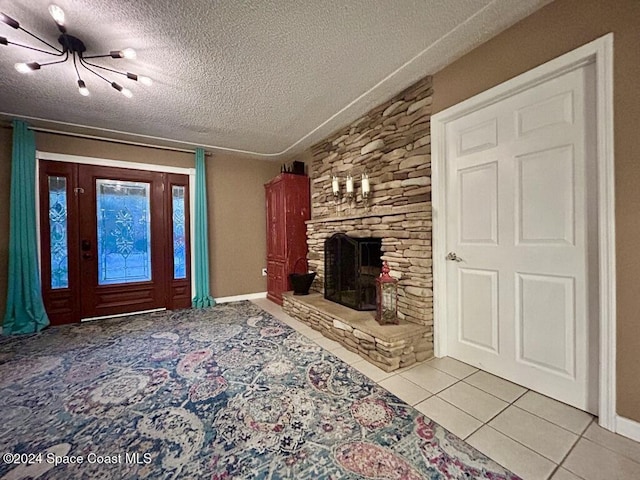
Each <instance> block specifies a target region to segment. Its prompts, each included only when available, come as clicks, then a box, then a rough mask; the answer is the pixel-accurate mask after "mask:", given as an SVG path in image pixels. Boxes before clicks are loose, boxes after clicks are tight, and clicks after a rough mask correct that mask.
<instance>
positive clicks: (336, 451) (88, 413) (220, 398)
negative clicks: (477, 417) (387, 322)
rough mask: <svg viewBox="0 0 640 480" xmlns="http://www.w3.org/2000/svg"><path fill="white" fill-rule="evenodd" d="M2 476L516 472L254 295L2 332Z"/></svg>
mask: <svg viewBox="0 0 640 480" xmlns="http://www.w3.org/2000/svg"><path fill="white" fill-rule="evenodd" d="M0 402H1V406H0V415H1V419H2V421H1V422H0V446H1V449H0V452H2V453H5V455H4V456H3V462H2V463H1V464H0V478H3V479H20V478H47V479H50V478H51V479H70V478H86V479H121V478H150V479H164V478H167V479H168V478H197V479H203V478H206V479H211V480H223V479H277V478H292V479H296V480H304V479H309V480H318V479H357V478H367V479H385V480H387V479H388V480H391V479H406V480H417V479H431V480H435V479H465V480H469V479H491V480H516V479H518V477H517V476H515V475H514V474H512V473H510V472H508V471H506V470H505V469H504V468H502V467H500V466H499V465H497V464H496V463H494V462H493V461H491V460H489V459H488V458H487V457H485V456H484V455H483V454H481V453H479V452H478V451H477V450H475V449H473V448H472V447H470V446H469V445H468V444H466V443H465V442H464V441H462V440H460V439H459V438H457V437H456V436H454V435H453V434H451V433H449V432H448V431H447V430H445V429H444V428H442V427H441V426H439V425H438V424H436V423H434V422H432V421H431V420H429V419H428V418H426V417H425V416H423V415H421V414H420V413H419V412H417V411H416V410H415V409H413V408H412V407H410V406H408V405H407V404H406V403H404V402H402V401H401V400H400V399H398V398H397V397H395V396H394V395H392V394H390V393H389V392H387V391H386V390H384V389H382V388H381V387H379V386H377V385H376V384H374V383H372V382H371V381H370V380H369V379H368V378H366V377H364V376H363V375H362V374H361V373H359V372H358V371H357V370H355V369H353V368H352V367H350V366H348V365H346V364H345V363H344V362H342V361H341V360H340V359H338V358H336V357H334V356H333V355H331V354H330V353H328V352H327V351H325V350H323V349H322V348H321V347H319V346H318V345H316V344H315V343H313V342H312V341H311V340H308V339H306V338H305V337H303V336H301V335H300V334H298V333H297V332H295V331H294V330H292V329H291V328H289V327H288V326H286V325H284V324H282V323H281V322H279V321H278V320H276V319H274V318H273V317H271V316H270V315H269V314H267V313H265V312H264V311H262V310H260V309H259V308H258V307H256V306H255V305H253V304H251V303H249V302H239V303H234V304H225V305H220V306H217V307H215V308H212V309H207V310H200V311H192V310H187V311H181V312H167V313H164V312H163V313H160V314H151V315H140V316H136V317H128V318H124V319H115V320H105V321H100V322H93V323H89V324H83V325H71V326H65V327H58V328H51V329H48V330H45V331H44V332H42V333H41V334H39V335H32V336H27V337H20V338H3V339H2V340H0Z"/></svg>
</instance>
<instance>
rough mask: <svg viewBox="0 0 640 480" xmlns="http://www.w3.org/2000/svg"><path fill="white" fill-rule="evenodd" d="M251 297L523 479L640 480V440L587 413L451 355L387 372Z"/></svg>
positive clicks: (265, 302) (274, 305)
mask: <svg viewBox="0 0 640 480" xmlns="http://www.w3.org/2000/svg"><path fill="white" fill-rule="evenodd" d="M253 302H254V303H255V304H256V305H258V306H259V307H260V308H262V309H263V310H265V311H267V312H269V313H270V314H271V315H273V316H274V317H275V318H277V319H279V320H280V321H282V322H284V323H286V324H287V325H289V326H290V327H292V328H294V329H295V330H297V331H298V332H300V333H302V334H303V335H306V336H307V337H308V338H309V339H311V340H313V341H315V342H316V343H318V345H320V346H322V347H323V348H325V349H326V350H328V351H330V352H331V353H332V354H334V355H336V356H337V357H338V358H340V359H342V360H343V361H344V362H346V363H348V364H349V365H351V366H352V367H354V368H356V369H357V370H359V371H360V372H362V373H363V374H365V375H367V376H368V377H369V378H370V379H371V380H373V381H374V382H377V383H378V384H379V385H380V386H382V387H383V388H385V389H387V390H388V391H390V392H391V393H393V394H395V395H397V396H398V397H399V398H401V399H402V400H404V401H405V402H407V403H408V404H410V405H412V406H414V407H415V408H416V409H417V410H418V411H420V412H422V413H423V414H425V415H426V416H428V417H429V418H431V419H433V420H434V421H436V422H438V423H439V424H440V425H442V426H443V427H445V428H447V429H448V430H449V431H451V432H452V433H454V434H456V435H458V436H459V437H460V438H462V439H465V440H466V441H467V442H468V443H469V444H471V445H472V446H474V447H475V448H477V449H478V450H480V451H481V452H483V453H484V454H485V455H487V456H489V457H490V458H492V459H493V460H495V461H496V462H498V463H500V464H502V465H503V466H505V467H506V468H508V469H510V470H511V471H513V472H514V473H516V474H518V475H520V476H521V477H522V478H523V479H524V480H605V479H606V480H617V479H620V480H622V479H624V480H631V479H640V443H638V442H634V441H632V440H629V439H627V438H625V437H622V436H620V435H616V434H613V433H611V432H609V431H607V430H604V429H603V428H601V427H599V426H598V424H597V421H596V420H597V419H594V418H593V416H592V415H589V414H588V413H585V412H583V411H580V410H577V409H575V408H573V407H570V406H568V405H565V404H563V403H560V402H557V401H555V400H552V399H550V398H548V397H545V396H544V395H540V394H539V393H536V392H533V391H530V390H528V389H526V388H524V387H521V386H519V385H515V384H513V383H511V382H508V381H506V380H503V379H501V378H498V377H495V376H493V375H491V374H489V373H486V372H483V371H481V370H478V369H477V368H474V367H471V366H469V365H467V364H465V363H462V362H459V361H457V360H454V359H452V358H448V357H447V358H434V359H432V360H429V361H427V362H424V363H421V364H419V365H417V366H414V367H409V368H405V369H401V370H397V371H395V372H392V373H388V372H385V371H384V370H381V369H380V368H378V367H376V366H375V365H372V364H371V363H369V362H367V361H366V360H364V359H363V358H362V357H360V356H359V355H357V354H355V353H353V352H351V351H349V350H347V349H345V348H344V347H342V346H341V345H340V344H339V343H337V342H334V341H332V340H329V339H327V338H325V337H323V336H322V334H321V333H319V332H317V331H315V330H313V329H312V328H310V327H309V326H307V325H304V324H303V323H301V322H299V321H298V320H296V319H294V318H292V317H290V316H289V315H287V314H286V313H284V312H283V311H282V308H281V307H280V306H278V305H276V304H275V303H273V302H271V301H269V300H267V299H258V300H254V301H253Z"/></svg>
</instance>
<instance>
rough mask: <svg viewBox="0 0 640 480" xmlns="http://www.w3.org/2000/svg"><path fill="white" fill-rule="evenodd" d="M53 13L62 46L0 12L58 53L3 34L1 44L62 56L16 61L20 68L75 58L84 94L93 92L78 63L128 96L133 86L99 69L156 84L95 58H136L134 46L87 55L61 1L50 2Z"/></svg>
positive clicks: (12, 24) (8, 21) (25, 69)
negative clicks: (70, 29)
mask: <svg viewBox="0 0 640 480" xmlns="http://www.w3.org/2000/svg"><path fill="white" fill-rule="evenodd" d="M49 13H50V14H51V16H52V17H53V20H54V21H55V22H56V25H57V26H58V30H59V31H60V36H59V37H58V43H59V44H60V45H61V47H60V48H59V47H56V46H54V45H52V44H50V43H49V42H47V41H46V40H43V39H42V38H40V37H39V36H37V35H35V34H34V33H31V32H30V31H28V30H27V29H25V28H23V27H21V26H20V23H19V22H18V21H17V20H14V19H13V18H11V17H10V16H8V15H6V14H4V13H0V21H2V22H4V23H6V24H7V25H9V26H10V27H11V28H14V29H16V30H22V31H23V32H25V33H26V34H28V35H30V36H32V37H33V38H35V39H36V40H38V41H39V42H41V43H43V44H45V45H46V46H48V47H49V48H51V49H53V50H55V53H54V52H51V51H47V50H43V49H40V48H35V47H31V46H29V45H23V44H21V43H16V42H12V41H10V40H8V39H7V38H6V37H3V36H0V45H5V46H9V45H15V46H17V47H22V48H26V49H29V50H33V51H36V52H40V53H45V54H47V55H51V56H54V57H61V60H52V61H50V62H28V63H16V64H15V68H16V70H17V71H18V72H20V73H29V72H32V71H35V70H40V69H41V68H42V67H46V66H49V65H56V64H59V63H65V62H66V61H67V60H69V59H72V60H73V67H74V69H75V71H76V76H77V77H78V91H79V92H80V94H81V95H84V96H85V97H86V96H88V95H89V89H88V88H87V85H86V84H85V82H84V80H83V79H82V77H81V75H80V69H79V68H78V67H82V68H84V70H87V71H89V72H91V73H92V74H94V75H95V76H97V77H99V78H101V79H102V80H104V81H105V82H107V83H109V84H110V85H111V86H112V87H113V88H114V89H116V90H117V91H118V92H120V93H121V94H122V95H124V96H125V97H127V98H131V97H132V96H133V94H132V93H131V90H129V89H128V88H125V87H123V86H122V85H120V84H119V83H117V82H114V81H111V80H109V79H108V78H107V77H105V76H104V75H103V74H102V73H99V72H98V71H97V70H103V71H107V72H111V73H115V74H117V75H123V76H125V77H127V79H129V80H133V81H136V82H140V83H142V84H144V85H147V86H148V85H151V84H152V81H151V79H150V78H149V77H144V76H142V75H136V74H135V73H131V72H122V71H120V70H116V69H113V68H109V67H105V66H104V65H98V64H97V63H95V62H94V61H93V60H94V59H98V58H102V59H104V58H109V57H110V58H127V59H133V58H136V52H135V51H134V50H133V49H131V48H126V49H124V50H112V51H111V52H109V53H108V54H105V55H86V54H85V52H86V51H87V48H86V46H85V44H84V42H83V41H82V40H80V39H79V38H78V37H75V36H73V35H69V34H68V33H67V28H66V26H65V18H64V11H63V10H62V9H61V8H60V7H58V6H57V5H50V6H49ZM105 75H108V74H105Z"/></svg>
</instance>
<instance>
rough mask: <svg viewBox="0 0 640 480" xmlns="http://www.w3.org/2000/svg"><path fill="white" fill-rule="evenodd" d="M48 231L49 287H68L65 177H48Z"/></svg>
mask: <svg viewBox="0 0 640 480" xmlns="http://www.w3.org/2000/svg"><path fill="white" fill-rule="evenodd" d="M49 232H50V243H51V288H52V289H56V288H68V287H69V259H68V246H67V179H66V178H65V177H54V176H50V177H49Z"/></svg>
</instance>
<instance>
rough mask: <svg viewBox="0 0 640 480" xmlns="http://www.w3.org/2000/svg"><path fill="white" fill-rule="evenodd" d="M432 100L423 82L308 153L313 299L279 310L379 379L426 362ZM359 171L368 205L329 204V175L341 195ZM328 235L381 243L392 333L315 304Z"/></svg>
mask: <svg viewBox="0 0 640 480" xmlns="http://www.w3.org/2000/svg"><path fill="white" fill-rule="evenodd" d="M432 94H433V90H432V88H431V77H425V78H423V79H422V80H420V81H419V82H417V83H416V84H414V85H412V86H411V87H409V88H408V89H406V90H405V91H403V92H401V93H400V94H398V95H396V96H395V97H394V98H393V99H391V100H389V101H388V102H386V103H384V104H382V105H380V106H378V107H376V108H374V109H373V110H371V111H370V112H369V113H368V114H366V115H365V116H363V117H362V118H360V119H358V120H356V121H355V122H353V123H352V124H351V125H349V126H347V127H345V128H344V129H342V130H340V131H338V132H336V133H335V134H333V135H332V136H331V137H329V138H328V139H326V140H325V141H323V142H321V143H319V144H317V145H315V146H314V147H313V148H312V153H313V160H312V163H311V167H310V177H311V182H312V184H311V185H312V190H311V192H312V194H311V201H312V206H311V220H309V221H307V244H308V247H309V257H308V258H309V268H310V269H311V270H313V271H315V272H316V274H317V275H316V280H315V282H314V284H313V286H312V288H313V289H314V290H315V291H316V292H318V293H315V294H312V295H310V296H306V297H305V296H293V295H285V297H284V303H283V308H284V310H285V312H287V313H288V314H289V315H291V316H293V317H295V318H297V319H299V320H300V321H302V322H305V323H307V324H308V325H310V326H311V327H313V328H315V329H316V330H319V331H321V332H322V333H323V334H324V335H325V336H326V337H328V338H331V339H333V340H336V341H339V342H340V343H341V344H342V345H344V346H345V347H346V348H348V349H349V350H351V351H354V352H357V353H359V354H360V355H361V356H363V357H364V358H365V359H367V360H369V361H370V362H372V363H374V364H375V365H377V366H379V367H380V368H383V369H384V370H386V371H392V370H395V369H398V368H402V367H405V366H408V365H411V364H412V363H414V362H416V361H422V360H425V359H427V358H430V357H431V356H432V355H433V293H432V286H433V276H432V259H431V136H430V118H431V101H432ZM365 171H366V172H367V173H368V175H369V179H370V182H371V187H372V197H371V199H370V200H369V204H368V205H365V204H364V203H363V202H362V199H361V198H359V196H358V197H357V198H356V201H355V202H353V203H351V204H348V203H347V202H346V201H345V200H342V201H340V202H334V200H333V197H332V193H331V177H332V175H338V176H339V177H340V178H341V180H342V186H343V188H344V177H345V176H346V174H347V173H351V175H352V176H353V177H354V179H356V181H357V180H358V179H359V178H360V176H361V174H362V173H364V172H365ZM359 187H360V186H359V183H356V192H359V190H360V188H359ZM334 233H344V234H346V235H349V236H350V237H355V238H371V237H372V238H380V239H381V240H382V248H381V250H382V260H386V261H387V262H388V264H389V267H390V268H391V275H392V276H393V277H395V278H396V279H398V316H399V318H400V323H401V324H400V325H397V326H396V325H384V326H380V325H377V323H376V322H375V320H374V318H373V316H374V313H373V312H357V311H355V310H351V309H348V308H347V307H343V306H342V305H338V304H335V303H333V302H329V301H328V300H325V299H324V298H323V295H322V294H323V291H324V241H325V240H326V239H327V238H328V237H330V236H331V235H333V234H334ZM343 309H346V310H343ZM352 312H353V313H352ZM356 314H357V315H356ZM372 322H373V323H372Z"/></svg>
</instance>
